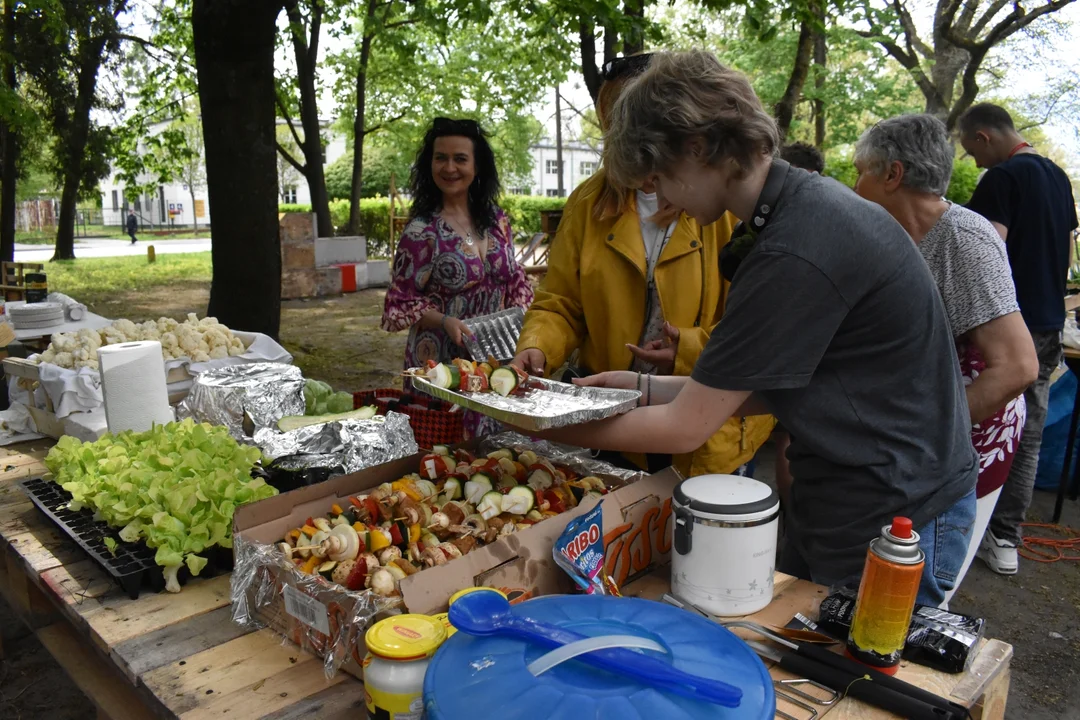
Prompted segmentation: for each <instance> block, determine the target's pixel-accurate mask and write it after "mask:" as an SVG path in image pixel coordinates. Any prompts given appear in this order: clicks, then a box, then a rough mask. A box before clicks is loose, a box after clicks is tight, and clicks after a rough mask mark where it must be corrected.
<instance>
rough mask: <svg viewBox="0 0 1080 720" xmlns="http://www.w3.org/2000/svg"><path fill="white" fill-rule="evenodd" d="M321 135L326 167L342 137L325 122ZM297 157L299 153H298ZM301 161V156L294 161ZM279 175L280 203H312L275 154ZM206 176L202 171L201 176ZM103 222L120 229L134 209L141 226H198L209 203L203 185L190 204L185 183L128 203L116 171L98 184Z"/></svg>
mask: <svg viewBox="0 0 1080 720" xmlns="http://www.w3.org/2000/svg"><path fill="white" fill-rule="evenodd" d="M168 125H169V123H165V122H163V123H158V124H157V125H155V126H153V127H151V129H150V131H151V132H155V131H160V130H161V129H163V128H165V127H167V126H168ZM278 126H279V127H286V125H285V121H284V120H280V119H279V120H278ZM323 136H324V137H325V138H326V146H325V147H324V149H323V165H324V166H326V165H328V164H330V163H332V162H334V161H335V160H337V159H338V158H339V157H341V156H342V155H343V154H344V153H345V150H346V148H345V137H344V136H343V135H341V134H340V133H337V132H335V131H334V130H333V129H332V128H331V127H330V124H329V123H328V122H324V123H323ZM297 154H298V155H299V152H298V153H297ZM296 159H297V160H299V161H300V162H303V161H304V160H303V156H302V155H300V156H299V157H297V158H296ZM278 163H279V169H278V176H279V188H278V192H279V193H280V197H279V198H278V201H279V202H281V203H300V204H305V205H310V204H311V192H310V190H309V189H308V184H307V180H306V179H304V177H303V176H302V175H301V174H300V173H299V172H297V171H296V169H295V168H293V167H292V165H289V164H288V163H287V162H286V161H285V160H284V159H282V158H281V155H280V154H279V155H278ZM205 176H206V173H205V169H204V171H203V177H205ZM101 208H102V223H103V224H104V225H120V226H123V225H124V224H125V223H126V222H127V216H128V211H129V210H134V211H135V215H136V216H137V217H138V218H139V224H140V225H142V226H154V227H165V228H168V227H169V226H189V227H190V226H191V225H192V224H193V223H194V221H195V219H196V217H197V218H198V221H199V225H204V224H206V225H208V224H210V203H209V200H208V199H207V194H206V187H205V183H204V185H203V187H200V188H196V190H195V201H194V204H193V203H192V198H191V192H190V191H189V190H188V186H187V184H185V183H184V182H182V181H179V180H176V181H174V182H170V183H164V184H160V185H158V186H157V189H156V190H155V191H153V192H150V193H146V194H144V195H141V196H140V197H138V198H136V199H135V201H134V202H129V201H128V200H127V199H126V198H125V197H124V184H123V183H122V182H121V181H120V179H119V177H117V174H116V172H115V171H114V172H112V173H110V175H109V177H108V178H107V179H105V180H103V181H102V182H101Z"/></svg>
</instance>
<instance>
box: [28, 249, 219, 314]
mask: <svg viewBox="0 0 1080 720" xmlns="http://www.w3.org/2000/svg"><path fill="white" fill-rule="evenodd" d="M45 273H46V275H48V278H49V289H50V290H54V291H56V292H62V293H64V294H65V295H69V296H71V297H73V298H75V299H76V300H78V301H80V302H83V303H86V304H88V305H94V304H97V303H102V302H106V301H108V300H109V299H111V298H113V297H115V296H116V294H118V293H124V292H131V291H146V290H151V289H153V288H157V287H161V286H166V285H174V284H177V283H207V284H209V282H210V273H211V263H210V253H208V252H203V253H176V254H170V255H158V256H157V261H156V262H153V263H149V262H147V261H146V256H145V255H138V256H131V257H117V258H86V259H83V260H58V261H55V262H50V263H46V264H45ZM200 312H202V310H201V309H200ZM119 317H122V316H119Z"/></svg>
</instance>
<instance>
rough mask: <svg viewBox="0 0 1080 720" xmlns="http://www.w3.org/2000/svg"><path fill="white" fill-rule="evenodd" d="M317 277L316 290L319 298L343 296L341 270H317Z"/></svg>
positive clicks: (328, 268)
mask: <svg viewBox="0 0 1080 720" xmlns="http://www.w3.org/2000/svg"><path fill="white" fill-rule="evenodd" d="M315 275H316V279H315V284H316V287H315V290H316V293H317V294H318V295H319V297H322V296H324V295H340V294H341V268H339V267H325V268H317V269H316V270H315Z"/></svg>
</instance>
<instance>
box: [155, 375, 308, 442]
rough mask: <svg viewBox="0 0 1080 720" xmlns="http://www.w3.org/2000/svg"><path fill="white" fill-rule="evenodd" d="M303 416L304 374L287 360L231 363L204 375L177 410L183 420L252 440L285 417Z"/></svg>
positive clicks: (245, 439)
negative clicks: (224, 428)
mask: <svg viewBox="0 0 1080 720" xmlns="http://www.w3.org/2000/svg"><path fill="white" fill-rule="evenodd" d="M303 414H304V376H303V374H302V373H301V372H300V368H298V367H296V366H294V365H285V364H283V363H252V364H250V365H230V366H229V367H223V368H218V369H215V370H207V371H206V372H203V373H200V374H199V375H198V376H197V377H196V378H195V381H194V383H193V384H192V386H191V390H190V392H188V395H187V397H186V398H184V400H183V402H181V403H180V405H179V406H177V408H176V415H177V419H178V420H182V419H184V418H192V419H194V420H195V421H197V422H208V423H210V424H211V425H224V426H225V427H227V428H228V429H229V434H230V435H232V436H233V437H234V438H235V439H236V440H237V441H239V442H244V443H248V444H252V443H253V442H254V439H253V436H254V435H255V433H256V432H257V431H258V430H260V429H262V428H274V427H276V426H277V421H278V420H280V419H281V418H283V417H285V416H286V415H303Z"/></svg>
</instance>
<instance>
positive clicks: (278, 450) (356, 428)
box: [254, 412, 418, 473]
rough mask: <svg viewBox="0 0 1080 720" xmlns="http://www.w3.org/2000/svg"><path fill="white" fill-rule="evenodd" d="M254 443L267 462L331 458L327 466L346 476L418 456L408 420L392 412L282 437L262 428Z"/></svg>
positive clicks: (284, 434)
mask: <svg viewBox="0 0 1080 720" xmlns="http://www.w3.org/2000/svg"><path fill="white" fill-rule="evenodd" d="M254 441H255V444H256V445H258V446H259V448H260V449H261V450H262V451H263V453H264V454H265V455H266V456H267V457H270V458H277V457H282V456H285V455H289V456H296V455H320V456H323V457H324V458H325V457H326V456H333V458H334V460H333V461H332V462H331V464H330V466H331V467H332V466H334V465H340V466H341V467H342V468H344V470H345V472H346V473H352V472H357V471H358V470H363V469H364V468H369V467H374V466H375V465H381V464H383V463H387V462H390V461H391V460H397V459H398V458H402V457H406V456H408V455H413V454H415V453H416V452H418V448H417V446H416V439H415V438H414V437H413V431H412V427H411V426H410V425H409V418H408V416H406V415H402V414H401V413H395V412H391V413H388V414H387V415H386V416H385V417H378V416H377V417H374V418H372V419H371V420H339V421H335V422H328V423H322V424H320V425H308V426H307V427H302V428H297V429H296V430H291V431H289V432H285V433H283V432H280V431H278V430H277V428H273V427H264V428H261V429H259V430H257V431H256V432H255V438H254ZM308 467H312V466H308Z"/></svg>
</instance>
